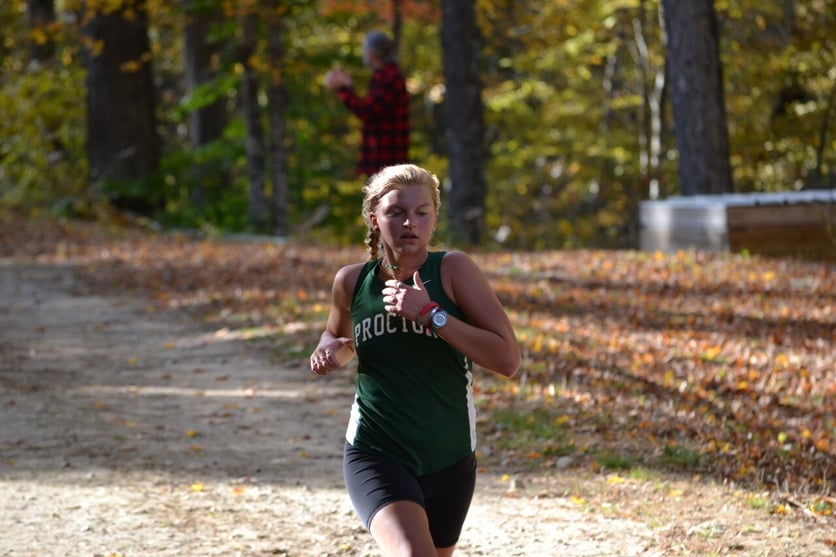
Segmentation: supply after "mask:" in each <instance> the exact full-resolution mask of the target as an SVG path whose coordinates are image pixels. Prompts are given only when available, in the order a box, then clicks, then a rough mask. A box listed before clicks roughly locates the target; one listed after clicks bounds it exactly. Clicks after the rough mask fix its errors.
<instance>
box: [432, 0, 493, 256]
mask: <svg viewBox="0 0 836 557" xmlns="http://www.w3.org/2000/svg"><path fill="white" fill-rule="evenodd" d="M441 8H442V12H441V14H442V15H441V18H442V19H441V49H442V58H443V62H444V81H445V85H446V94H445V100H444V106H445V116H446V123H447V133H446V136H447V144H448V149H449V157H450V179H451V181H452V188H451V190H450V210H449V213H448V218H449V223H450V227H449V228H450V234H451V239H452V240H453V241H454V242H456V241H459V242H466V243H469V244H474V245H476V244H479V243H480V242H481V239H482V228H483V223H484V213H485V194H486V184H485V162H486V158H487V156H486V155H487V153H486V148H485V143H484V142H485V123H484V107H483V105H482V83H481V80H480V78H479V50H480V43H481V39H480V36H479V29H478V28H477V26H476V11H475V7H474V2H473V0H443V1H442V3H441Z"/></svg>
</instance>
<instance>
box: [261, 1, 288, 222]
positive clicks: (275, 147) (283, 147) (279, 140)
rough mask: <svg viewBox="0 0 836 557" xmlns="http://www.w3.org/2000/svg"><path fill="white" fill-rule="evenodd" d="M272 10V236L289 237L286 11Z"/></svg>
mask: <svg viewBox="0 0 836 557" xmlns="http://www.w3.org/2000/svg"><path fill="white" fill-rule="evenodd" d="M274 4H276V5H277V6H276V7H275V8H274V9H272V10H271V12H270V13H271V17H270V19H269V25H270V31H269V33H267V53H268V58H269V59H270V64H271V72H270V82H269V84H268V85H267V104H268V115H269V122H270V132H269V134H270V163H271V164H270V169H271V182H272V184H273V233H274V234H276V235H278V236H287V235H288V234H289V233H290V222H289V217H288V214H289V212H290V179H289V177H288V166H287V105H288V93H287V88H286V87H285V85H284V76H285V64H284V62H285V56H286V52H285V48H284V38H285V28H284V17H285V10H281V9H280V8H281V4H282V2H281V0H278V1H276V2H274Z"/></svg>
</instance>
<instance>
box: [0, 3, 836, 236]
mask: <svg viewBox="0 0 836 557" xmlns="http://www.w3.org/2000/svg"><path fill="white" fill-rule="evenodd" d="M450 4H455V2H451V3H450ZM444 5H445V3H438V2H431V1H420V0H393V1H392V2H387V3H381V2H369V1H364V0H343V1H338V0H317V1H292V2H291V1H286V2H285V1H279V0H273V1H261V2H256V1H249V2H224V1H220V0H217V1H216V0H200V1H197V0H189V1H183V2H165V1H162V0H150V1H148V2H144V1H134V0H131V1H128V0H125V1H123V2H118V1H117V2H102V1H93V0H90V1H87V2H79V1H76V0H66V1H57V2H54V1H44V0H37V1H36V0H29V1H24V0H10V1H6V2H3V3H2V5H0V23H2V25H3V28H4V30H5V31H6V32H5V34H4V40H3V43H2V45H0V71H2V73H1V74H0V138H2V139H1V140H0V206H2V208H3V209H4V210H13V211H15V212H17V213H19V214H24V215H26V214H30V215H32V214H38V213H41V212H48V213H58V214H62V215H68V216H78V217H85V218H101V217H102V216H103V215H106V214H107V213H108V212H109V211H110V210H111V207H112V206H114V204H115V205H116V206H117V207H121V208H123V209H124V208H128V209H131V210H133V211H135V212H138V213H139V214H141V215H143V216H144V217H147V218H149V219H151V220H152V221H153V222H155V223H159V224H160V225H162V226H165V227H178V228H202V229H204V230H220V231H259V227H258V226H255V225H254V224H253V222H252V208H251V205H252V184H253V180H254V175H253V172H252V168H253V167H252V161H251V160H249V157H251V154H250V153H248V149H247V141H248V138H249V137H250V136H251V135H250V134H251V128H249V127H248V126H250V125H252V123H253V121H255V122H258V123H261V124H262V125H263V126H264V130H263V134H262V135H263V136H267V135H269V134H270V133H274V132H275V130H277V129H278V130H279V131H281V132H282V135H278V136H273V137H271V138H270V140H272V141H273V142H274V143H275V142H276V141H279V142H280V146H279V147H280V148H279V149H278V150H279V151H281V157H283V158H281V157H280V158H271V157H268V156H267V155H266V154H265V155H264V156H265V159H267V160H266V161H265V162H264V163H263V164H262V166H264V167H269V166H270V165H271V164H272V165H273V166H279V165H284V167H285V168H284V172H283V173H282V172H279V170H281V169H279V168H267V169H266V170H264V175H263V176H262V177H261V178H259V177H257V176H256V177H255V178H256V179H262V180H263V181H264V188H263V190H262V191H260V192H258V193H259V195H262V196H265V197H267V198H270V197H271V196H276V195H277V194H278V193H283V194H285V195H286V197H285V198H284V199H282V200H281V202H278V203H279V205H281V209H282V210H283V211H286V218H287V221H288V222H287V230H289V231H290V233H291V234H294V235H301V234H305V235H307V236H309V237H313V238H314V239H319V240H323V241H326V242H336V243H341V244H351V243H355V242H357V241H359V239H360V238H361V235H362V222H361V220H360V218H359V210H358V209H359V190H360V187H361V185H362V183H361V181H360V179H358V178H356V177H354V176H353V175H352V169H353V163H354V158H355V156H356V152H357V148H358V142H359V123H358V122H357V121H356V120H355V119H354V118H353V117H352V116H351V115H350V114H349V113H348V111H347V110H346V109H345V108H344V107H343V106H342V105H341V104H340V103H339V102H338V100H337V99H336V98H335V96H334V95H333V94H331V93H330V92H328V91H327V90H326V89H325V87H324V83H323V75H324V73H325V72H326V71H327V70H328V69H329V68H331V67H333V66H334V65H341V66H343V67H344V68H346V69H348V70H349V71H350V72H351V73H352V74H353V75H354V78H355V83H356V84H357V86H358V89H359V90H360V91H361V92H362V91H363V90H364V86H365V81H366V79H367V78H368V75H369V74H368V71H367V70H365V69H364V68H363V67H362V63H361V52H360V51H361V48H360V47H361V42H362V37H363V35H364V34H365V32H367V31H368V30H371V29H376V28H383V29H387V30H389V31H390V32H392V33H393V34H394V35H395V36H396V39H397V41H398V43H399V44H400V49H399V51H400V60H401V65H402V67H403V68H404V71H405V73H406V74H407V76H408V82H409V88H410V91H411V93H412V96H413V111H412V121H413V134H412V137H413V151H412V155H413V158H414V161H415V162H416V163H418V164H421V165H424V166H426V167H428V168H430V169H432V170H434V171H435V172H436V173H437V174H438V175H439V177H441V178H442V180H443V182H444V183H445V184H446V187H447V189H446V190H445V195H446V196H449V193H450V191H449V188H450V180H449V174H448V167H449V159H448V145H447V138H448V135H447V133H446V130H445V128H446V124H445V116H444V111H443V109H442V108H443V104H444V103H445V102H446V100H445V81H444V71H443V63H442V62H443V61H442V48H441V19H442V7H443V6H444ZM473 6H474V9H475V16H476V22H477V24H478V30H479V34H480V36H481V48H480V57H479V78H480V80H481V85H482V99H483V102H484V114H485V116H484V117H485V143H486V146H487V147H486V148H487V157H486V163H485V164H486V168H485V181H486V184H485V189H486V196H485V207H484V229H485V231H486V234H485V242H484V243H485V244H486V245H488V246H489V247H490V246H501V247H506V248H526V249H541V248H552V247H557V248H563V247H582V246H600V247H633V246H635V244H636V233H637V224H638V223H637V207H638V203H639V202H640V201H641V200H644V199H649V198H665V197H668V196H671V195H676V194H678V193H680V189H679V178H678V176H677V165H678V160H679V159H680V155H679V154H678V152H677V149H676V146H675V141H674V122H673V118H672V114H671V112H672V111H671V107H670V104H671V103H670V100H669V97H670V94H669V91H668V89H669V87H668V77H667V76H668V73H669V71H670V70H669V68H668V65H667V64H666V50H665V37H664V25H663V23H662V22H663V18H662V15H661V6H660V2H659V1H654V0H619V1H616V0H613V1H603V0H584V1H580V2H569V1H555V0H549V1H544V0H543V1H532V2H512V1H508V0H481V1H479V2H475V3H473ZM50 8H51V12H50V10H49V9H50ZM145 8H147V10H146V9H145ZM833 8H834V6H833V3H832V1H831V0H804V1H789V0H786V1H781V2H774V1H766V0H763V1H761V0H752V1H747V2H742V1H735V0H722V1H716V2H713V9H714V12H715V14H716V18H717V26H718V37H719V54H720V61H721V64H722V77H723V95H724V107H725V111H726V120H727V121H726V128H727V130H728V136H729V150H730V153H729V162H730V165H731V169H732V173H733V182H734V188H735V190H736V191H740V192H750V191H785V190H796V189H803V188H830V187H833V185H834V170H833V168H834V162H836V149H834V144H835V143H834V142H835V141H836V140H835V139H834V134H833V133H832V121H833V118H834V116H833V113H834V109H833V104H834V100H835V98H834V96H835V95H836V65H834V46H835V43H834V39H833V37H834V30H836V10H834V9H833ZM134 9H136V10H137V11H132V10H134ZM39 10H40V11H39ZM50 13H51V16H49V14H50ZM114 13H119V14H121V16H122V17H125V16H127V18H128V19H130V18H134V17H135V18H137V19H141V17H142V15H143V14H145V15H147V20H148V21H147V37H148V48H147V50H146V51H144V52H143V51H142V49H140V50H139V51H138V53H137V55H136V58H135V59H131V60H129V62H126V63H123V64H122V65H121V66H120V71H121V72H123V75H125V76H127V77H126V79H128V77H129V76H131V75H132V74H134V73H138V72H142V71H149V72H150V75H151V76H152V82H153V98H154V101H155V104H154V109H153V115H154V119H153V124H154V129H153V130H152V131H153V132H154V133H153V134H152V136H153V137H155V138H156V139H155V140H154V141H155V142H156V144H155V145H154V146H153V148H154V149H156V151H157V152H158V153H157V156H158V161H159V162H158V164H157V165H156V167H155V170H154V172H153V173H151V174H150V175H149V176H147V177H143V179H141V180H119V179H115V180H114V179H108V180H101V179H91V176H90V170H91V161H90V158H89V152H90V149H89V142H90V134H89V132H88V130H89V128H90V115H89V114H88V109H87V106H88V100H87V96H88V93H89V91H88V90H87V85H86V84H87V83H88V80H89V79H90V68H91V67H93V66H91V64H95V63H96V61H97V60H100V59H102V58H103V57H106V56H107V55H108V52H109V51H108V49H109V48H111V49H112V48H115V47H114V46H112V45H108V44H105V43H104V42H101V41H91V40H90V37H91V36H92V35H91V29H90V28H91V25H92V23H91V19H90V18H89V17H88V16H90V14H98V17H100V18H101V17H104V18H106V17H108V16H110V15H112V14H114ZM38 14H47V17H42V18H41V19H38V17H36V16H37V15H38ZM197 16H200V17H201V18H202V19H201V21H200V23H201V25H202V26H203V27H200V28H198V29H195V28H194V24H195V21H196V19H195V18H196V17H197ZM195 36H198V38H203V39H204V43H203V47H204V49H206V50H205V51H204V55H206V56H207V58H206V60H205V67H204V69H205V70H206V71H207V72H208V73H207V74H206V75H204V76H203V77H202V78H200V79H198V78H196V77H195V76H193V75H190V74H189V71H194V69H195V68H196V67H198V68H199V67H200V66H199V65H198V66H195V65H194V64H192V66H189V65H188V56H187V54H188V53H189V52H192V51H191V50H189V49H190V48H192V47H190V46H189V45H192V42H190V41H195V40H196V39H195ZM189 68H191V70H190V69H189ZM277 84H280V86H281V87H280V88H278V89H277V88H276V85H277ZM95 93H96V94H99V95H102V98H105V99H106V98H107V94H108V93H107V92H103V91H95ZM247 95H249V98H251V99H255V100H256V103H255V106H257V108H258V110H257V111H256V112H255V113H254V114H253V112H252V110H251V108H250V109H247V106H250V107H251V106H252V105H251V104H250V105H248V103H247V102H246V98H247ZM111 96H113V95H111ZM117 96H118V95H117ZM277 99H278V101H280V102H281V103H282V111H281V113H280V115H281V118H278V119H277V117H276V114H275V111H273V110H272V109H270V107H271V106H273V105H274V101H276V102H278V101H277ZM126 101H127V99H126ZM97 102H98V101H97ZM101 102H103V101H101ZM209 109H215V110H219V111H220V114H221V116H219V117H218V118H219V120H217V121H216V122H221V123H222V125H221V126H219V128H218V129H217V130H216V133H215V135H214V136H212V135H211V134H209V135H207V136H206V138H207V139H206V140H205V141H196V138H195V130H194V128H193V125H192V120H191V119H192V118H194V116H195V114H196V113H199V112H201V111H203V112H205V111H207V110H209ZM245 109H247V110H249V112H247V110H245ZM248 118H249V119H250V120H249V121H248ZM121 123H122V122H119V121H109V122H108V121H105V122H103V123H100V124H99V125H100V126H104V128H105V129H116V128H118V127H119V126H120V124H121ZM266 144H269V141H266ZM274 147H275V145H274ZM95 164H97V163H95V161H94V165H95ZM280 188H281V189H280ZM446 201H447V199H445V202H446ZM445 206H446V207H449V205H445ZM263 230H264V229H263V228H262V229H261V231H263ZM444 234H445V227H444V226H443V225H442V227H441V230H440V235H441V236H442V239H443V238H444Z"/></svg>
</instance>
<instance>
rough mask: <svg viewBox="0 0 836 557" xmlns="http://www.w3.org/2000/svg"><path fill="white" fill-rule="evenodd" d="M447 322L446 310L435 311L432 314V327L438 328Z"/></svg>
mask: <svg viewBox="0 0 836 557" xmlns="http://www.w3.org/2000/svg"><path fill="white" fill-rule="evenodd" d="M446 324H447V312H446V311H437V312H435V313H434V314H433V327H435V328H436V329H440V328H441V327H443V326H444V325H446Z"/></svg>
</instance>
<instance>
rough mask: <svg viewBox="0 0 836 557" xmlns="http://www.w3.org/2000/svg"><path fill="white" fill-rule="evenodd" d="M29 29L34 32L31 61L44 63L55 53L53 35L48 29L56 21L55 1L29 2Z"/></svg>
mask: <svg viewBox="0 0 836 557" xmlns="http://www.w3.org/2000/svg"><path fill="white" fill-rule="evenodd" d="M26 4H27V9H28V10H29V28H30V29H31V30H32V33H31V36H30V40H31V45H30V47H29V59H30V60H37V61H39V62H44V61H46V60H48V59H50V58H51V57H52V55H53V53H54V52H55V43H54V42H53V41H52V36H51V35H52V33H51V32H50V30H49V29H47V27H49V25H50V24H52V23H53V22H54V21H55V1H54V0H27V2H26Z"/></svg>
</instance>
